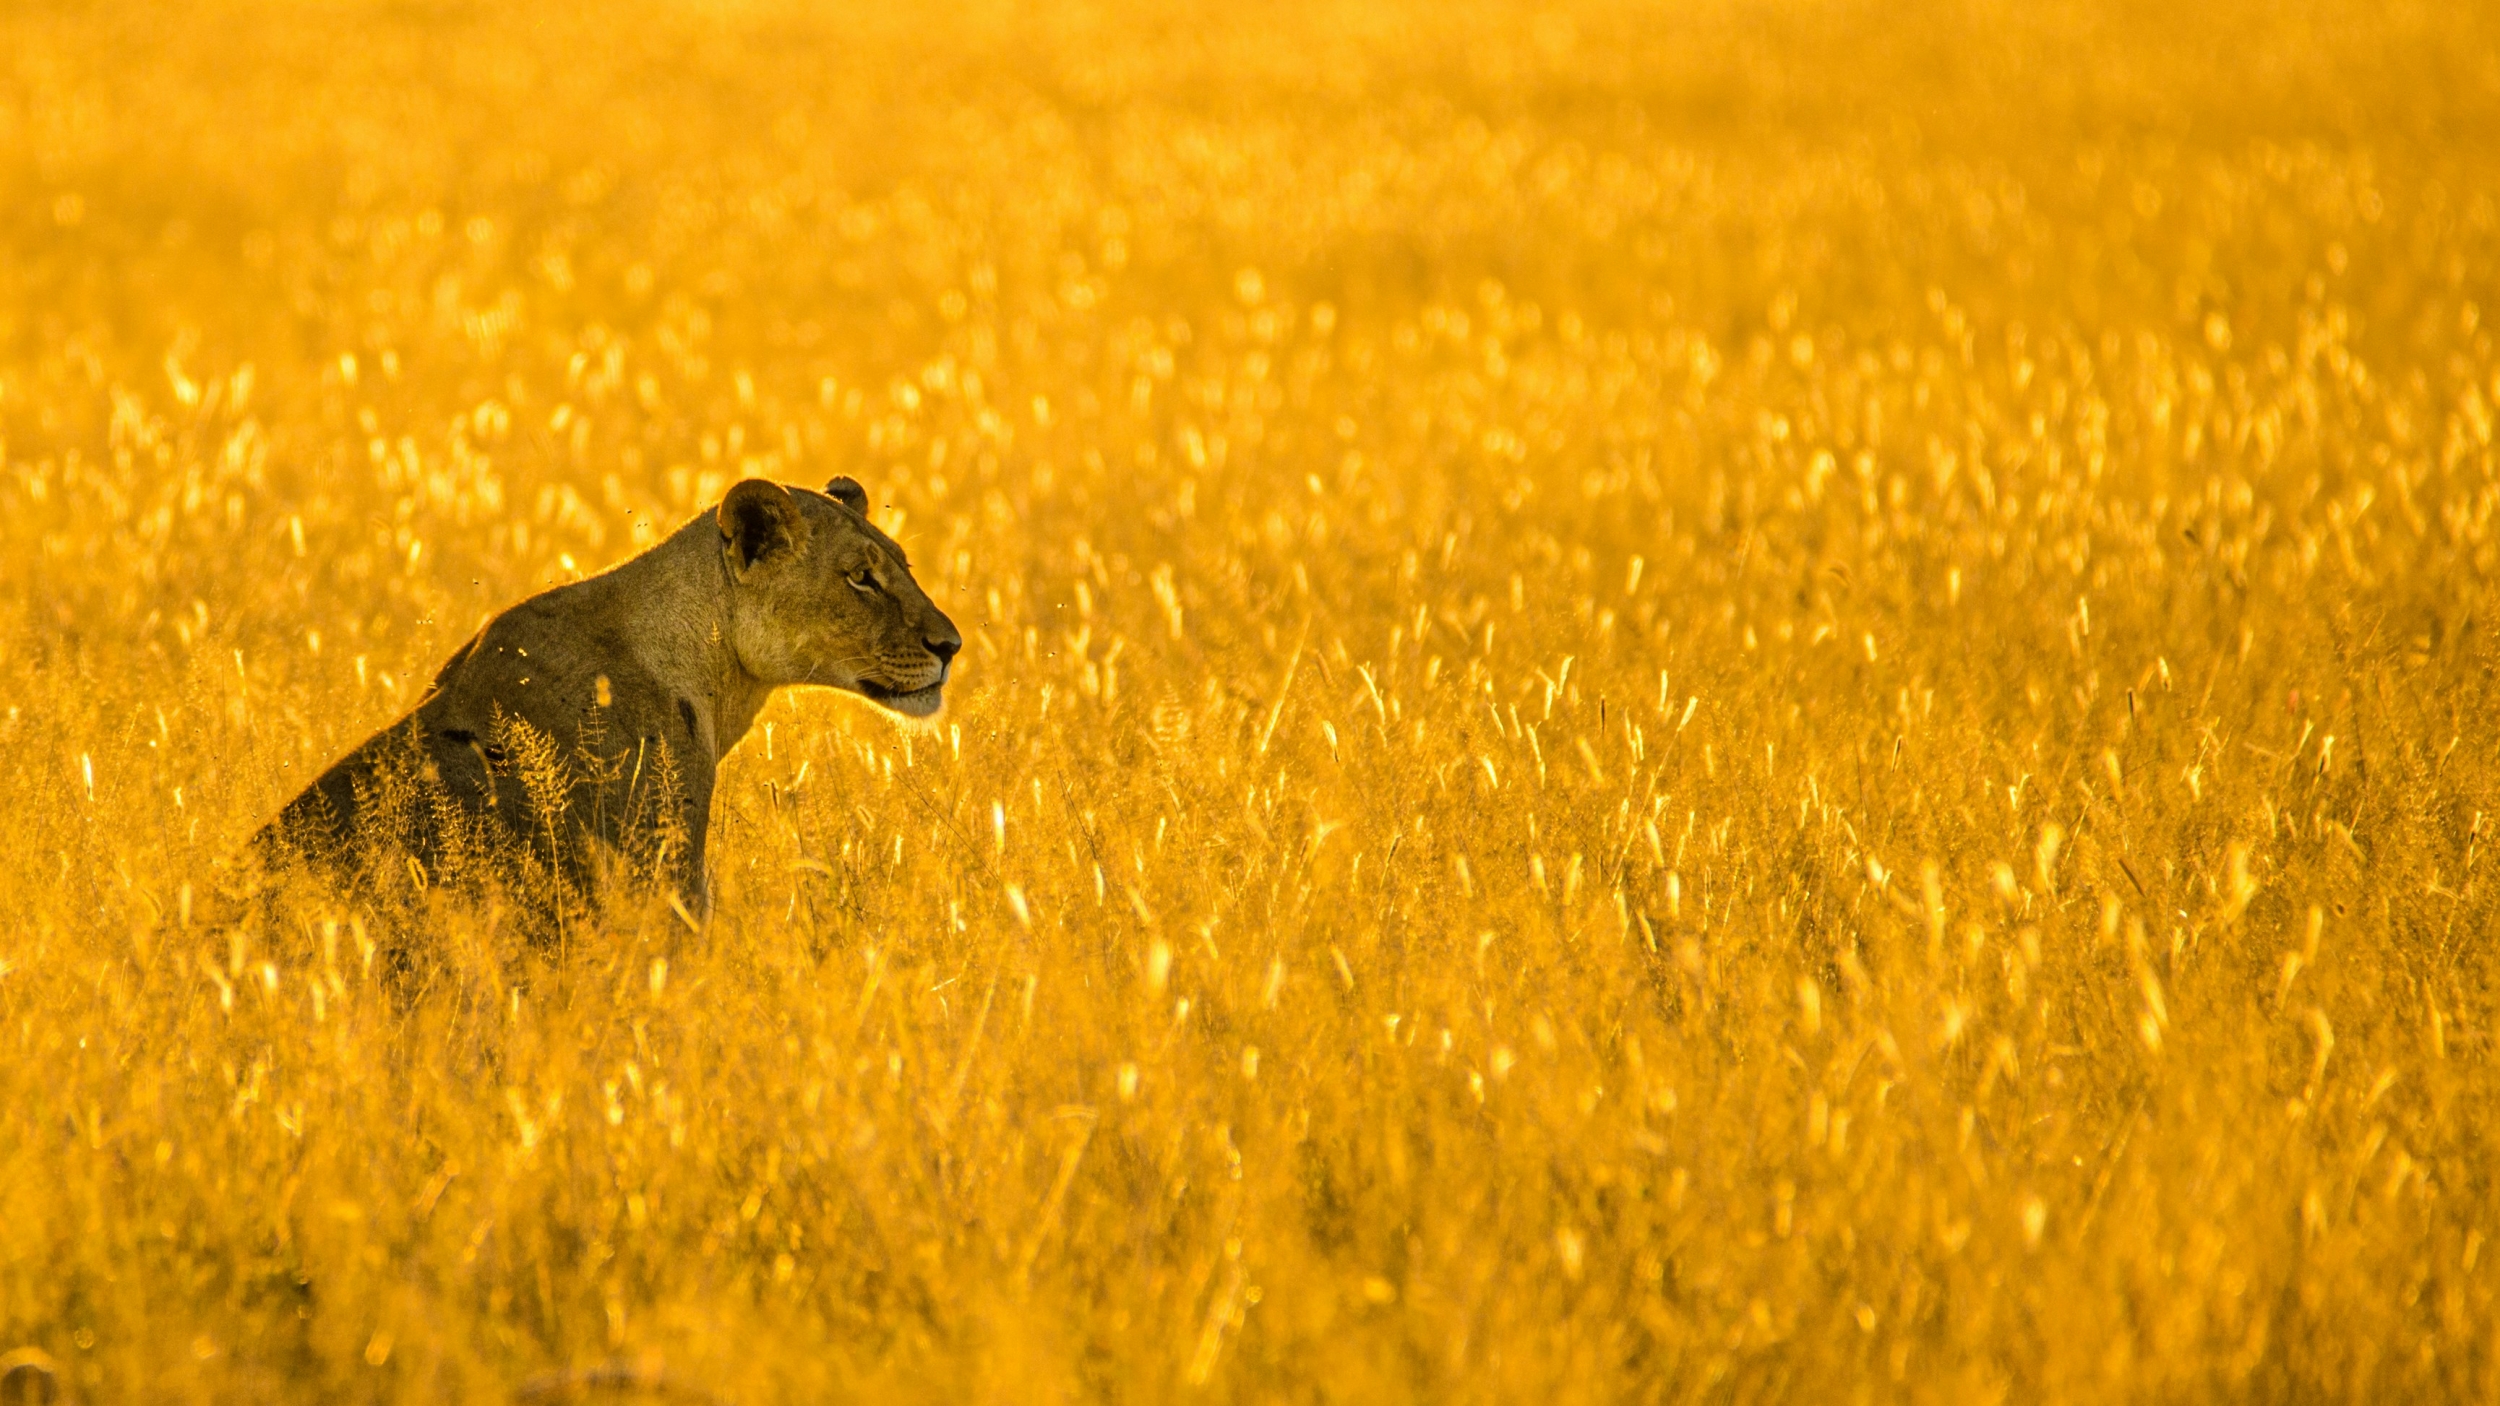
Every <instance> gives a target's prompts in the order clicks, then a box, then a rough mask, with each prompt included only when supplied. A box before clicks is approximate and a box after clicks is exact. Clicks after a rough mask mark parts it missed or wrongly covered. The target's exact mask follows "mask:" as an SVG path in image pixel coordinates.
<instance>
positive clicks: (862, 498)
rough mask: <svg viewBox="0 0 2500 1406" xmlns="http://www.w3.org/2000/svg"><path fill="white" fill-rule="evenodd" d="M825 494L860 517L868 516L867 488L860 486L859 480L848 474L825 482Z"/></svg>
mask: <svg viewBox="0 0 2500 1406" xmlns="http://www.w3.org/2000/svg"><path fill="white" fill-rule="evenodd" d="M825 496H826V497H828V498H831V499H832V500H833V501H835V502H837V503H840V504H841V505H842V506H843V507H846V508H848V509H850V510H851V511H852V512H855V513H857V514H859V515H860V516H861V517H866V516H868V490H867V489H865V488H862V487H860V486H859V480H858V479H855V478H852V477H850V476H849V475H848V474H845V475H843V476H842V477H840V478H837V479H835V480H834V481H833V482H831V483H828V484H826V485H825Z"/></svg>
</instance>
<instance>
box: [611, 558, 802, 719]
mask: <svg viewBox="0 0 2500 1406" xmlns="http://www.w3.org/2000/svg"><path fill="white" fill-rule="evenodd" d="M605 579H606V581H607V582H609V583H610V588H611V589H612V590H613V591H614V592H615V595H614V598H613V599H614V602H615V606H616V609H617V610H618V612H619V613H620V614H621V615H622V616H623V617H624V622H625V625H626V629H625V631H624V635H625V638H626V639H628V640H631V641H633V645H632V646H631V647H632V648H633V649H634V651H635V653H636V655H637V662H639V663H640V664H641V665H642V666H643V668H644V669H646V670H648V671H649V672H650V674H651V676H652V677H653V678H654V679H656V680H658V681H659V683H660V685H661V686H662V687H663V688H665V689H667V690H668V691H669V692H670V693H671V694H672V695H673V696H674V697H676V698H678V699H680V700H683V701H684V703H685V704H687V705H689V706H691V707H692V708H693V709H694V710H695V711H696V713H697V714H698V715H699V721H698V722H697V725H696V727H695V731H696V734H697V736H698V737H699V738H700V739H701V740H702V741H703V742H704V743H705V744H706V745H707V746H708V747H709V748H710V750H711V753H712V759H713V760H715V761H717V760H719V759H720V757H721V755H722V754H723V753H726V752H727V751H728V750H729V749H730V748H731V747H733V746H736V745H737V742H738V739H739V738H741V737H744V736H746V733H747V729H748V728H749V727H751V726H753V725H754V722H755V715H756V714H757V713H759V712H761V711H762V710H763V707H764V704H765V702H766V700H767V699H769V698H770V697H771V696H772V686H771V685H770V684H768V683H766V682H764V681H763V680H761V679H758V678H756V677H755V676H754V675H753V674H751V673H749V672H747V670H746V668H745V666H744V665H742V664H740V663H739V662H738V656H737V654H736V652H735V651H734V650H733V649H732V648H731V646H730V619H729V577H728V573H727V571H726V570H725V567H724V564H723V562H722V560H721V551H720V536H719V531H718V529H717V528H715V527H714V526H713V525H712V520H711V518H710V517H709V516H708V515H706V516H702V517H698V518H696V519H695V520H694V521H692V522H689V523H687V524H686V525H685V526H684V527H682V528H680V529H678V531H677V532H676V533H674V534H673V535H671V536H670V537H669V538H668V539H667V540H666V541H664V542H662V543H660V544H659V545H658V546H656V547H653V548H652V549H651V550H650V551H647V552H645V553H643V554H642V555H641V556H638V557H635V558H634V559H633V560H631V561H629V562H626V563H625V564H624V565H622V566H620V567H618V568H617V569H616V570H614V571H612V572H609V573H608V574H607V576H606V578H605Z"/></svg>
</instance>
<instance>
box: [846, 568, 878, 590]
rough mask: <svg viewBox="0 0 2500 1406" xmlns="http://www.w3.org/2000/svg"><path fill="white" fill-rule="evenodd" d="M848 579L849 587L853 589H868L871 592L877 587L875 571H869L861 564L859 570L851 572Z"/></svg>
mask: <svg viewBox="0 0 2500 1406" xmlns="http://www.w3.org/2000/svg"><path fill="white" fill-rule="evenodd" d="M850 579H851V589H852V590H854V591H868V592H871V593H873V592H874V591H875V590H876V589H877V577H876V573H875V572H872V571H870V570H869V569H868V568H867V567H864V566H863V567H861V568H860V569H859V570H857V571H854V572H852V573H851V578H850Z"/></svg>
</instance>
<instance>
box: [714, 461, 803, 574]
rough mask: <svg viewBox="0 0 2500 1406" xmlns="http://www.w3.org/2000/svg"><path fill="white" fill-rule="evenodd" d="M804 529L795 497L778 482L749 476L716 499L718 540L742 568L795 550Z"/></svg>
mask: <svg viewBox="0 0 2500 1406" xmlns="http://www.w3.org/2000/svg"><path fill="white" fill-rule="evenodd" d="M806 531H807V524H806V523H805V521H804V520H802V519H801V518H800V517H799V505H798V502H797V500H795V499H793V498H792V497H791V496H790V490H789V489H787V488H784V487H782V486H781V485H780V484H778V483H773V482H770V481H768V480H766V479H760V478H751V479H748V480H747V481H746V482H744V483H741V484H739V485H738V486H737V487H735V488H732V489H730V490H729V496H728V497H726V498H723V499H721V501H720V536H721V542H722V544H723V545H724V546H726V547H728V549H729V550H730V552H731V553H732V554H733V555H734V556H735V557H736V558H737V562H738V565H739V566H740V567H742V568H743V567H749V566H753V565H754V564H755V563H757V562H759V561H762V560H763V559H764V558H766V557H768V556H771V555H772V554H773V553H775V552H783V551H790V550H793V549H795V548H796V547H797V546H798V544H799V542H800V540H801V538H802V537H803V536H804V534H805V533H806Z"/></svg>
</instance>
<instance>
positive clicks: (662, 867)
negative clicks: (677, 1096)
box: [254, 478, 963, 909]
mask: <svg viewBox="0 0 2500 1406" xmlns="http://www.w3.org/2000/svg"><path fill="white" fill-rule="evenodd" d="M867 510H868V495H867V493H866V491H865V490H863V489H862V488H861V487H860V486H859V484H858V483H856V482H854V481H853V480H851V479H848V478H837V479H835V480H833V482H832V483H830V484H827V485H826V487H825V491H824V492H823V493H815V492H812V491H810V490H807V489H804V488H802V489H797V490H791V489H787V488H784V487H783V486H781V485H780V484H777V483H770V482H767V481H765V480H762V479H749V480H747V481H746V482H744V483H740V484H739V485H737V486H736V487H734V488H732V489H730V490H729V493H728V496H727V497H725V498H723V499H722V500H721V504H720V507H719V508H718V509H717V510H716V511H714V512H710V513H705V514H702V515H699V516H697V517H696V518H695V519H694V520H692V521H690V522H688V523H687V524H686V525H685V526H683V527H681V528H679V529H678V530H677V531H676V532H675V533H674V534H672V535H671V536H670V537H669V538H668V540H666V541H664V542H662V543H660V544H659V545H658V546H656V547H653V548H652V549H651V550H649V551H647V552H644V553H643V554H642V555H640V556H638V557H635V558H634V559H632V560H631V561H628V562H626V563H624V564H623V565H621V566H618V567H615V568H613V569H611V570H609V571H606V572H603V573H601V574H599V575H597V576H593V577H590V578H588V579H586V580H582V581H576V582H574V583H572V584H571V585H567V586H558V587H556V588H555V589H553V590H550V591H544V592H541V593H540V594H538V595H535V596H532V597H530V598H529V599H528V600H525V601H522V602H521V603H520V604H518V605H516V606H513V607H512V608H511V609H509V610H506V611H504V612H503V613H502V614H500V615H498V616H496V617H495V618H494V619H492V620H490V621H488V622H487V624H486V627H485V628H484V629H482V630H480V631H478V633H477V635H476V636H475V637H474V638H472V639H471V640H470V641H469V642H468V643H467V644H465V645H462V646H461V647H460V649H459V651H458V652H457V653H455V654H453V655H452V657H451V661H450V662H449V663H447V664H445V665H444V666H443V669H442V672H441V673H440V674H438V675H436V676H435V679H434V683H433V686H432V687H431V688H429V689H428V690H427V691H426V694H425V696H424V697H423V698H422V699H420V700H419V701H418V703H417V706H416V707H415V709H413V710H412V711H411V712H409V714H408V715H407V716H406V717H404V718H402V719H400V720H399V721H398V722H395V723H393V724H391V725H390V726H389V727H387V728H384V729H383V730H382V731H380V732H377V733H375V734H374V735H373V736H372V737H370V738H368V739H367V740H366V741H365V742H364V743H363V744H362V745H361V746H359V747H357V748H356V749H355V750H354V751H352V752H350V753H348V754H347V755H346V756H345V757H342V758H340V759H339V761H338V762H337V763H336V764H334V765H332V766H331V767H330V769H329V770H328V771H326V772H323V773H322V775H321V777H320V779H319V780H316V781H315V782H313V783H312V785H310V786H308V787H306V788H305V789H304V791H303V794H301V795H299V796H297V797H296V798H295V799H294V800H292V801H290V802H288V803H287V805H286V808H285V809H284V810H282V811H280V812H279V814H278V817H277V818H276V819H275V820H272V821H271V822H270V823H269V824H268V825H267V826H266V827H264V828H263V829H262V831H261V832H260V834H259V835H257V836H255V837H254V848H255V849H256V850H259V851H261V852H262V853H263V854H264V855H270V856H278V855H308V856H311V857H312V858H314V859H316V860H336V859H340V858H344V857H346V856H347V855H349V854H350V853H353V852H356V851H359V850H362V851H364V852H366V853H368V854H369V853H371V852H372V846H373V844H374V842H375V840H376V839H377V837H379V838H381V839H383V840H384V841H386V842H387V843H388V844H390V845H393V846H397V847H401V848H404V849H405V851H406V853H407V855H408V856H409V857H413V858H414V859H416V860H417V862H418V865H419V866H420V869H421V868H422V867H423V866H428V865H433V864H435V863H437V862H439V861H442V860H444V859H446V858H447V857H448V858H450V859H453V860H457V859H460V858H461V857H462V856H463V855H464V854H468V853H470V852H473V851H475V850H477V849H479V848H481V847H483V848H489V849H491V848H494V847H496V846H498V845H500V846H502V847H504V848H506V849H517V850H518V851H519V852H521V853H524V854H529V855H534V856H535V857H536V859H537V860H538V861H539V862H540V865H541V868H540V870H539V872H541V873H544V874H545V875H546V877H547V878H549V879H553V880H557V881H560V882H563V883H566V884H571V885H577V886H586V885H587V883H588V882H589V880H590V879H591V878H592V873H591V869H592V861H593V857H594V854H595V853H598V852H605V853H608V854H630V855H637V856H639V857H640V859H641V860H642V863H643V865H644V867H646V868H648V869H649V870H650V871H651V872H650V873H649V874H648V877H649V878H652V879H654V880H657V881H659V882H661V883H664V884H667V885H670V886H673V887H674V888H675V890H676V891H677V892H678V893H679V894H681V895H683V896H684V897H685V898H686V899H688V900H691V901H692V902H693V903H694V904H695V905H696V907H697V908H698V909H700V908H701V906H702V905H703V903H704V899H705V887H704V868H703V844H704V832H705V831H706V829H708V828H709V823H710V818H711V809H712V783H713V778H714V776H715V774H716V771H717V768H718V767H719V765H720V759H721V757H722V755H723V754H724V753H726V752H728V750H729V749H730V748H731V747H733V746H736V745H737V742H738V739H739V738H741V737H744V736H745V735H746V732H747V729H748V727H749V726H750V725H751V724H753V722H754V721H755V715H756V713H757V712H758V711H760V710H761V709H762V708H763V706H764V704H765V702H766V700H768V699H769V698H770V697H771V696H772V693H773V690H774V689H777V688H781V687H784V686H785V685H790V684H827V685H831V686H832V687H835V688H845V689H849V690H851V691H852V692H855V693H858V694H860V695H862V696H863V697H866V698H868V699H871V700H873V701H875V702H877V703H879V704H882V705H883V706H885V707H887V708H890V709H892V710H893V711H895V712H897V713H901V714H904V715H906V716H910V717H927V716H929V715H931V714H933V713H935V712H936V711H937V710H938V707H939V703H940V697H939V694H940V690H941V689H943V688H944V687H945V685H946V678H947V671H948V668H949V666H951V665H952V664H953V662H954V659H955V654H956V651H958V650H960V649H961V648H962V647H963V636H962V635H961V634H959V633H957V632H956V629H955V624H954V622H953V621H951V620H949V619H947V618H946V615H945V612H943V611H941V610H939V609H938V608H937V607H936V606H935V605H934V604H932V603H930V600H929V598H928V596H927V595H926V594H924V593H923V592H922V591H921V589H920V585H919V583H918V582H917V581H915V580H913V579H912V574H911V568H910V565H909V563H908V562H907V561H905V559H904V556H903V549H902V548H901V547H899V546H897V545H896V544H895V542H894V540H893V539H892V538H890V537H888V536H886V535H885V534H884V533H883V532H880V531H878V530H877V528H876V527H875V526H874V525H872V524H871V523H870V522H869V521H868V518H867ZM591 839H595V840H596V841H598V842H599V843H597V844H595V845H594V844H590V843H586V842H585V841H588V840H591ZM515 842H517V845H516V843H515ZM418 878H419V880H420V881H422V880H423V878H424V875H423V874H422V872H420V873H419V874H418Z"/></svg>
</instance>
